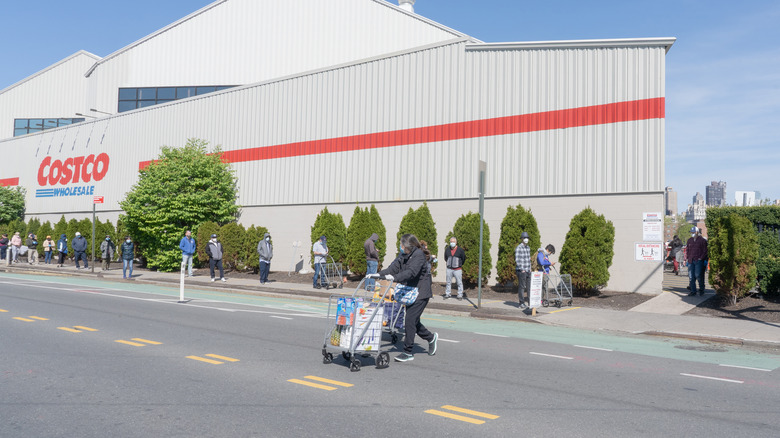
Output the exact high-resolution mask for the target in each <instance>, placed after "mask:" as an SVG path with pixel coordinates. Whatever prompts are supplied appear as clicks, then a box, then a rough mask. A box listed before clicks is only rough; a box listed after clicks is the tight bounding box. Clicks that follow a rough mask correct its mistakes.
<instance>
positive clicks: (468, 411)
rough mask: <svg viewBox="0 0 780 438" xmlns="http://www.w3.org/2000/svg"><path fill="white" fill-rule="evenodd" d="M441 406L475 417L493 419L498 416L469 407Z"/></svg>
mask: <svg viewBox="0 0 780 438" xmlns="http://www.w3.org/2000/svg"><path fill="white" fill-rule="evenodd" d="M441 408H442V409H447V410H450V411H455V412H460V413H461V414H469V415H474V416H476V417H482V418H487V419H488V420H495V419H496V418H498V415H493V414H487V413H485V412H479V411H472V410H471V409H463V408H459V407H457V406H452V405H445V406H442V407H441Z"/></svg>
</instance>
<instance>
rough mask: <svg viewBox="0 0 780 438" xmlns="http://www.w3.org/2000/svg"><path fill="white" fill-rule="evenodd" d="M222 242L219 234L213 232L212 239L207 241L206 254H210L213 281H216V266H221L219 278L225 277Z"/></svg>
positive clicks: (223, 279)
mask: <svg viewBox="0 0 780 438" xmlns="http://www.w3.org/2000/svg"><path fill="white" fill-rule="evenodd" d="M223 252H224V251H223V250H222V243H220V242H219V241H218V240H217V235H216V234H212V235H211V240H209V241H208V242H207V243H206V254H207V255H208V256H209V270H210V271H211V281H215V278H214V268H215V267H216V268H219V279H220V280H222V281H227V280H226V279H225V270H224V269H222V254H223Z"/></svg>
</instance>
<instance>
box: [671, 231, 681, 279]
mask: <svg viewBox="0 0 780 438" xmlns="http://www.w3.org/2000/svg"><path fill="white" fill-rule="evenodd" d="M669 246H670V247H671V253H672V263H673V264H674V275H680V264H681V263H682V262H683V250H682V248H683V243H682V240H680V238H679V237H677V235H676V234H675V236H674V238H673V239H672V243H671V245H669Z"/></svg>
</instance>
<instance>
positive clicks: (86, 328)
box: [73, 325, 98, 332]
mask: <svg viewBox="0 0 780 438" xmlns="http://www.w3.org/2000/svg"><path fill="white" fill-rule="evenodd" d="M73 328H77V329H79V330H86V331H88V332H96V331H98V329H93V328H89V327H84V326H83V325H74V326H73Z"/></svg>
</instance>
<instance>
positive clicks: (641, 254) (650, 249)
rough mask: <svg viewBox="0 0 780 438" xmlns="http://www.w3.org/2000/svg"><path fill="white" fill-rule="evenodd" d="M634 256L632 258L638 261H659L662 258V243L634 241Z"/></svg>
mask: <svg viewBox="0 0 780 438" xmlns="http://www.w3.org/2000/svg"><path fill="white" fill-rule="evenodd" d="M634 256H635V257H634V259H635V260H637V261H640V262H642V261H645V262H660V261H662V260H663V259H664V244H663V243H660V242H659V243H655V242H654V243H647V242H643V243H635V244H634Z"/></svg>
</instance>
